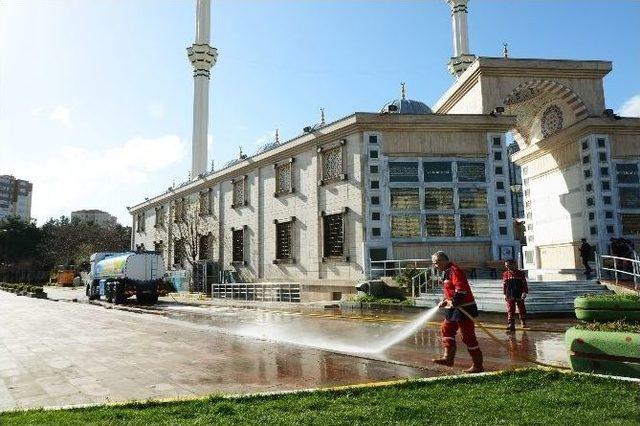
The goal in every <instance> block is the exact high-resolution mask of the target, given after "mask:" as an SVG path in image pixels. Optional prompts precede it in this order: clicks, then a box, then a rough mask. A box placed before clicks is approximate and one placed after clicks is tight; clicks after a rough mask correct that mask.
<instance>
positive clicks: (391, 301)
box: [355, 295, 414, 306]
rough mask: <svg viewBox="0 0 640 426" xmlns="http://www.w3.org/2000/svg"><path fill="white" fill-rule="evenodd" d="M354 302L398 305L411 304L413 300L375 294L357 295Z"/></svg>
mask: <svg viewBox="0 0 640 426" xmlns="http://www.w3.org/2000/svg"><path fill="white" fill-rule="evenodd" d="M355 301H356V302H360V303H371V304H375V305H399V306H413V304H414V303H413V300H411V299H405V300H400V299H391V298H382V297H375V296H369V295H366V296H358V297H356V298H355Z"/></svg>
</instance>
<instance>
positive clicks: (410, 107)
mask: <svg viewBox="0 0 640 426" xmlns="http://www.w3.org/2000/svg"><path fill="white" fill-rule="evenodd" d="M380 113H382V114H433V111H431V108H429V107H428V106H427V104H425V103H424V102H420V101H414V100H412V99H407V96H406V90H405V84H404V83H401V84H400V99H396V100H394V101H391V102H389V103H387V104H386V105H385V106H383V107H382V109H381V110H380Z"/></svg>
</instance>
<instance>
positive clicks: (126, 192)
mask: <svg viewBox="0 0 640 426" xmlns="http://www.w3.org/2000/svg"><path fill="white" fill-rule="evenodd" d="M184 153H185V144H184V143H183V142H182V141H181V140H180V138H179V137H177V136H174V135H167V136H162V137H158V138H140V137H136V138H133V139H130V140H128V141H126V142H125V143H123V144H121V145H118V146H114V147H111V148H106V149H101V150H90V149H87V148H84V147H78V146H64V147H62V148H61V149H60V150H59V154H58V155H56V156H53V157H49V158H47V160H45V161H43V162H40V163H38V164H33V163H32V164H27V165H26V170H28V173H24V172H22V174H21V176H22V175H24V176H28V178H29V180H30V181H31V182H32V183H33V198H32V199H33V212H32V216H34V217H37V218H39V219H40V220H39V221H38V222H39V223H42V221H43V220H44V219H45V218H49V217H59V216H60V215H62V214H64V215H67V216H68V215H69V214H70V212H71V211H72V210H78V209H82V208H98V209H102V210H106V211H109V212H111V213H112V214H116V215H117V216H119V219H120V221H121V222H123V221H124V223H125V224H127V223H128V222H129V219H128V218H127V217H126V214H125V215H122V214H120V215H118V212H121V211H122V210H123V208H124V206H125V205H126V203H127V200H136V201H140V200H142V199H143V197H145V196H148V195H149V194H148V187H149V185H150V184H151V183H155V182H158V181H166V182H169V180H168V179H167V176H165V174H166V173H165V170H166V169H167V168H168V166H170V165H173V164H175V163H177V162H179V161H180V160H182V158H183V157H184ZM167 186H168V183H167Z"/></svg>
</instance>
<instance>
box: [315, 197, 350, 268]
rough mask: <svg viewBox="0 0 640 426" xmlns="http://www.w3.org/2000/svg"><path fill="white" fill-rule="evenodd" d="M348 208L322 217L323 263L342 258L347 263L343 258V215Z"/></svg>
mask: <svg viewBox="0 0 640 426" xmlns="http://www.w3.org/2000/svg"><path fill="white" fill-rule="evenodd" d="M347 212H348V208H346V207H345V209H344V210H343V211H342V212H341V213H337V214H329V215H327V214H324V212H322V213H321V215H322V239H323V261H324V260H326V259H331V258H334V259H335V258H342V259H344V260H345V261H349V257H348V256H345V250H344V241H345V215H346V213H347Z"/></svg>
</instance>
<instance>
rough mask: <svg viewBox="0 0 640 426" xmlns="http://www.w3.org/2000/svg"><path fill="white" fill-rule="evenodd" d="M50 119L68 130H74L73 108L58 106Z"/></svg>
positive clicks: (50, 115)
mask: <svg viewBox="0 0 640 426" xmlns="http://www.w3.org/2000/svg"><path fill="white" fill-rule="evenodd" d="M32 112H33V111H32ZM49 119H50V120H52V121H56V122H58V123H60V124H62V125H63V126H64V127H66V128H67V129H72V128H73V122H72V121H71V108H69V107H68V106H66V105H58V106H56V107H55V108H54V109H53V110H52V111H51V113H50V114H49Z"/></svg>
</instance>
